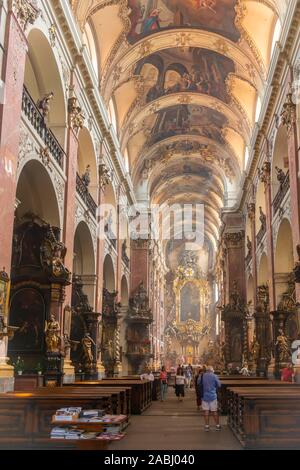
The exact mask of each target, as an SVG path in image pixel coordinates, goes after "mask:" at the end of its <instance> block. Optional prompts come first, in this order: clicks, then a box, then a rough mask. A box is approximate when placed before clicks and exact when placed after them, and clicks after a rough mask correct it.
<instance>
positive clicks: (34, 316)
mask: <svg viewBox="0 0 300 470" xmlns="http://www.w3.org/2000/svg"><path fill="white" fill-rule="evenodd" d="M45 318H46V309H45V302H44V298H43V296H42V295H41V294H40V292H39V291H38V290H36V289H32V288H24V289H20V290H18V291H17V292H16V293H15V294H14V295H13V296H12V299H11V304H10V324H11V325H12V326H17V327H19V329H18V331H16V333H15V335H14V338H13V339H12V340H11V341H10V343H9V350H10V351H11V352H20V353H21V352H42V350H43V347H44V328H45Z"/></svg>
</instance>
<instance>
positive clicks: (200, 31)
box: [71, 0, 287, 247]
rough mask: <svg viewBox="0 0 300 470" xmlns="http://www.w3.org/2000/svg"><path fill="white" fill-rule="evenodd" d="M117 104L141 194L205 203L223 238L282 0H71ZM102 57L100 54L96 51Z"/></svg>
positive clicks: (109, 99) (210, 230)
mask: <svg viewBox="0 0 300 470" xmlns="http://www.w3.org/2000/svg"><path fill="white" fill-rule="evenodd" d="M71 4H72V7H73V11H74V14H75V16H76V18H77V21H78V23H79V25H80V28H81V29H82V32H83V34H84V35H85V37H86V38H87V42H88V44H89V48H90V53H91V55H92V54H96V62H97V68H98V74H99V86H100V89H101V93H102V96H103V97H104V100H105V102H106V104H107V106H108V108H109V107H112V106H113V107H114V110H115V115H116V128H117V129H116V130H117V133H118V137H119V142H120V147H121V150H122V152H123V154H124V155H128V160H129V167H130V173H131V177H132V179H133V183H134V187H135V188H136V192H137V198H138V199H140V200H143V201H148V202H152V203H159V204H174V203H181V204H182V203H185V202H189V203H203V204H205V237H206V240H207V242H208V243H209V244H210V245H211V246H213V247H216V245H217V240H218V231H219V228H220V223H221V221H220V210H221V209H222V208H224V207H227V208H230V207H233V206H234V204H235V203H236V201H237V198H238V193H239V188H240V182H241V178H242V175H243V171H244V169H245V155H246V149H247V146H249V143H250V138H251V133H252V130H253V126H254V124H255V120H256V112H257V106H258V104H257V103H258V102H259V101H261V100H262V98H263V95H264V89H265V82H266V77H267V73H268V68H269V63H270V58H271V52H272V45H273V44H274V33H276V28H277V27H278V24H279V23H282V22H283V19H284V15H285V10H286V7H287V2H286V1H285V0H73V1H72V0H71ZM94 62H95V60H94Z"/></svg>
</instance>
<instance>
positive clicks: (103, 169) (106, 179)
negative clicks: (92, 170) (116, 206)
mask: <svg viewBox="0 0 300 470" xmlns="http://www.w3.org/2000/svg"><path fill="white" fill-rule="evenodd" d="M111 177H112V175H111V171H110V170H109V168H108V167H107V166H106V164H105V163H100V165H99V185H100V188H101V189H102V190H104V189H105V188H106V186H107V185H108V184H109V183H110V182H111V179H112V178H111Z"/></svg>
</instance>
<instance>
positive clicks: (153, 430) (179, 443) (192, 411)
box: [109, 388, 242, 450]
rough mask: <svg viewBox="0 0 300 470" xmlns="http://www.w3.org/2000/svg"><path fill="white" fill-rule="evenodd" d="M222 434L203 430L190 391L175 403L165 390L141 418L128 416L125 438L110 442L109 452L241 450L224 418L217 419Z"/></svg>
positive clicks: (212, 429) (172, 396)
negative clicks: (165, 394)
mask: <svg viewBox="0 0 300 470" xmlns="http://www.w3.org/2000/svg"><path fill="white" fill-rule="evenodd" d="M221 424H222V431H221V432H218V431H215V429H214V425H213V422H212V423H211V430H210V432H205V431H204V419H203V416H202V412H200V411H198V410H197V407H196V401H195V392H194V390H189V391H187V394H186V397H185V399H184V401H183V402H178V401H177V398H176V397H175V394H174V389H173V388H169V392H168V398H167V400H166V401H165V402H160V401H159V402H153V404H152V406H151V407H150V408H148V410H147V411H146V412H145V413H143V415H142V416H132V417H131V424H130V426H129V427H128V428H127V430H126V437H125V438H124V439H123V440H122V441H119V442H115V443H112V444H111V445H110V447H109V450H213V449H214V450H241V449H242V448H241V446H240V444H239V442H238V441H237V440H236V438H235V437H234V435H233V434H232V432H231V431H230V429H229V428H228V427H227V425H226V418H225V417H222V418H221Z"/></svg>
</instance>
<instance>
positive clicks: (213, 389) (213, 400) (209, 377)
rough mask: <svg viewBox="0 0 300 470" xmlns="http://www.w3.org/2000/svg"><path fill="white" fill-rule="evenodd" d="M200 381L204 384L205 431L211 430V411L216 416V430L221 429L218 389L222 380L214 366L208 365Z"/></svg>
mask: <svg viewBox="0 0 300 470" xmlns="http://www.w3.org/2000/svg"><path fill="white" fill-rule="evenodd" d="M199 381H201V382H200V383H201V385H202V409H203V411H204V419H205V431H209V413H210V412H211V413H212V415H213V417H214V420H215V423H216V430H217V431H220V430H221V426H220V423H219V414H218V397H217V390H218V388H219V387H221V382H220V381H219V379H218V377H217V376H216V375H215V374H214V369H213V367H212V366H207V368H206V372H205V373H204V374H203V375H202V378H200V379H199ZM199 385H200V384H199Z"/></svg>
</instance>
